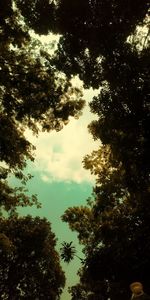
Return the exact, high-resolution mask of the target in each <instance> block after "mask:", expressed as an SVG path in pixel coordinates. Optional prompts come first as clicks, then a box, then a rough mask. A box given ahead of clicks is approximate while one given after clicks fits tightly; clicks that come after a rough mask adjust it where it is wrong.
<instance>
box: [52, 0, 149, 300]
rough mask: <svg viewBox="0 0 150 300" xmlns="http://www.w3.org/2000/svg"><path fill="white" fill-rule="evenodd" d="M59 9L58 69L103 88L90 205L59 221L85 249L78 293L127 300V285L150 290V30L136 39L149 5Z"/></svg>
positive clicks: (90, 159)
mask: <svg viewBox="0 0 150 300" xmlns="http://www.w3.org/2000/svg"><path fill="white" fill-rule="evenodd" d="M60 7H61V12H62V15H63V16H65V22H63V21H62V20H61V16H60V19H59V20H60V22H61V23H60V24H61V26H62V27H60V28H61V29H60V32H62V33H63V36H62V38H61V40H60V44H59V46H58V53H57V57H56V63H57V65H58V68H60V69H61V66H60V60H63V61H65V67H64V70H65V72H66V74H79V77H80V79H82V80H83V81H84V86H85V87H93V88H100V93H99V95H98V96H97V97H94V98H93V100H92V102H91V104H90V107H91V111H92V112H93V113H95V114H97V116H98V120H96V121H93V122H92V123H91V124H90V125H89V130H90V132H91V133H92V135H93V137H94V139H100V140H101V142H102V146H101V148H100V149H99V150H98V151H94V152H93V153H92V154H91V155H88V156H86V157H85V159H84V162H83V163H84V167H85V168H86V169H90V170H91V172H92V173H93V174H95V175H96V186H95V187H94V189H93V200H92V201H91V203H90V205H87V206H85V207H72V208H69V209H68V210H67V211H66V212H65V214H64V215H63V217H62V219H63V220H64V221H65V222H68V224H69V226H70V228H71V229H72V230H75V231H77V233H78V238H79V241H80V243H82V244H83V245H84V253H85V263H84V265H83V267H82V268H81V270H80V284H81V286H80V289H81V290H82V291H83V292H84V289H85V286H86V288H87V290H89V291H91V292H92V293H94V296H93V297H95V298H94V299H96V297H98V295H99V297H101V298H102V299H103V297H104V298H105V297H106V299H107V298H108V296H110V298H111V299H115V300H116V299H120V298H121V299H127V297H129V288H128V286H129V283H130V281H132V280H141V281H142V282H143V283H144V284H145V287H146V288H148V287H149V279H148V278H149V275H148V269H149V268H150V257H149V250H150V240H149V235H148V232H149V230H150V227H149V221H148V220H149V201H148V199H149V193H150V181H149V179H150V165H149V151H150V142H149V136H150V132H149V121H150V119H149V116H150V107H149V100H148V94H149V87H148V82H149V77H148V75H149V59H148V56H149V44H148V32H149V31H148V23H147V25H146V29H144V30H146V32H147V33H146V35H145V33H144V31H143V32H142V30H141V33H140V35H139V36H140V37H138V34H137V32H138V26H141V28H142V26H145V23H146V19H147V17H146V14H148V2H147V1H145V2H144V3H143V4H142V3H141V2H137V1H132V3H131V1H130V2H129V1H115V3H114V1H105V3H104V1H82V3H80V2H79V1H78V2H77V1H76V2H75V1H73V4H72V5H70V6H69V2H68V1H63V0H62V1H60ZM69 9H70V10H71V14H70V17H69ZM58 11H59V9H58ZM77 12H78V14H77ZM83 12H84V13H83ZM90 12H92V13H90ZM66 16H68V18H67V17H66ZM92 17H93V19H92ZM61 30H62V31H61ZM66 58H67V60H66ZM105 280H107V282H108V289H107V292H106V290H105V291H104V290H103V288H102V287H103V285H104V282H105ZM98 286H99V288H98ZM75 290H77V291H79V290H78V286H77V287H76V288H75ZM73 297H74V295H73V293H72V299H74V298H73Z"/></svg>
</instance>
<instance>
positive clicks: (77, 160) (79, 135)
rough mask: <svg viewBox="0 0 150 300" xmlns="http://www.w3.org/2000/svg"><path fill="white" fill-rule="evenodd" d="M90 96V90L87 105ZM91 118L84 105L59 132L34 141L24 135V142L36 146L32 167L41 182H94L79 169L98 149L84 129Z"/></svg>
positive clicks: (87, 93) (89, 175) (87, 108)
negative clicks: (76, 115) (81, 110)
mask: <svg viewBox="0 0 150 300" xmlns="http://www.w3.org/2000/svg"><path fill="white" fill-rule="evenodd" d="M92 94H93V92H92V90H90V91H87V92H85V96H84V98H85V99H86V100H87V102H88V101H89V99H90V98H91V96H92ZM94 118H95V116H93V115H92V114H91V113H90V111H89V107H88V106H86V107H85V109H84V111H83V115H82V116H81V117H80V118H79V119H78V120H76V119H74V118H71V119H70V122H69V124H68V125H67V126H65V127H64V129H63V130H62V131H60V132H55V131H52V132H50V133H40V135H39V136H38V138H36V137H34V136H32V135H31V133H29V132H28V134H27V135H28V139H30V141H31V142H32V143H33V144H34V145H35V146H36V160H35V168H36V169H37V170H38V171H40V173H41V179H42V180H43V181H46V182H49V181H50V182H52V181H66V182H71V181H74V182H76V183H81V182H85V181H86V182H91V181H94V178H93V177H92V175H91V174H90V172H89V171H87V170H85V169H84V168H83V166H82V160H83V157H84V156H85V155H86V154H88V153H91V151H92V150H94V149H96V148H98V146H99V142H94V141H93V139H92V136H91V135H90V134H89V133H88V130H87V125H88V124H89V123H90V121H91V120H92V119H94Z"/></svg>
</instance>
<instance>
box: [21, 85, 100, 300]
mask: <svg viewBox="0 0 150 300" xmlns="http://www.w3.org/2000/svg"><path fill="white" fill-rule="evenodd" d="M77 84H78V82H77ZM97 92H98V91H95V92H93V90H92V89H91V90H85V92H84V99H85V100H86V102H87V105H86V106H85V108H84V110H83V114H82V116H81V117H80V118H79V119H78V120H76V119H74V118H72V117H71V118H70V122H69V124H67V125H66V126H65V127H64V129H63V130H61V131H60V132H55V131H52V132H50V133H40V134H39V136H38V137H35V136H33V135H32V133H31V132H30V131H27V132H26V136H27V138H28V139H29V140H30V141H31V142H32V144H34V145H35V146H36V151H35V161H34V162H33V163H29V164H28V166H27V170H26V172H29V173H31V174H32V175H33V176H34V177H33V179H31V180H30V181H29V182H28V186H27V187H28V189H29V192H30V193H31V194H37V196H38V200H39V201H40V202H41V203H42V208H41V209H36V208H35V207H29V208H21V209H20V214H21V215H27V214H31V215H32V216H37V215H38V216H40V217H46V218H47V219H48V220H49V221H50V222H51V225H52V231H53V232H54V233H55V234H56V237H57V239H58V241H57V250H58V251H59V249H60V247H61V243H62V242H63V241H65V242H71V241H73V245H74V246H75V247H76V250H77V254H78V255H79V256H81V257H83V254H82V247H81V246H80V245H79V243H78V239H77V234H76V233H75V232H72V231H71V230H70V229H69V227H68V225H67V224H66V223H64V222H62V221H61V216H62V215H63V213H64V212H65V210H66V209H67V208H68V207H72V206H80V205H84V204H85V205H86V200H87V198H88V197H90V196H91V193H92V187H93V185H94V182H95V178H94V177H92V175H91V174H90V171H88V170H85V169H84V168H83V166H82V160H83V157H84V156H85V155H86V154H90V153H91V152H92V151H93V150H95V149H97V148H98V147H99V145H100V144H99V142H94V140H93V139H92V136H91V135H90V134H89V132H88V130H87V125H88V124H89V123H90V121H91V120H93V119H95V118H96V117H95V115H93V114H91V113H90V110H89V106H88V102H89V101H90V100H91V98H92V96H93V95H94V94H96V93H97ZM61 264H62V268H63V270H64V271H65V276H66V286H65V289H64V292H63V294H62V295H61V300H70V299H71V296H70V295H69V293H68V287H69V286H72V285H75V284H76V283H77V281H78V276H77V271H78V269H79V267H80V260H79V259H78V258H75V259H74V260H73V261H72V262H71V263H70V264H66V263H64V262H62V263H61Z"/></svg>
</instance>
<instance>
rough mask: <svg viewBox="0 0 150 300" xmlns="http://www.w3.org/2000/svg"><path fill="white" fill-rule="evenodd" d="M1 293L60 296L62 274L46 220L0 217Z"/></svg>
mask: <svg viewBox="0 0 150 300" xmlns="http://www.w3.org/2000/svg"><path fill="white" fill-rule="evenodd" d="M0 228H1V234H0V282H1V286H0V293H1V297H3V298H4V299H13V300H14V299H34V300H35V299H51V300H56V299H59V297H60V294H61V291H62V288H63V287H64V284H65V276H64V273H63V271H62V269H61V266H60V261H59V256H58V253H57V252H56V250H55V246H56V239H55V235H54V234H53V233H52V232H51V226H50V223H49V222H48V221H47V220H46V219H40V218H39V217H36V218H32V217H31V216H27V217H20V218H14V217H13V218H8V219H5V218H1V219H0Z"/></svg>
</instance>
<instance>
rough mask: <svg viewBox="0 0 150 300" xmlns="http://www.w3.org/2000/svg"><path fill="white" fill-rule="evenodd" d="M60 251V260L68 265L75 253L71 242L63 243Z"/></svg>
mask: <svg viewBox="0 0 150 300" xmlns="http://www.w3.org/2000/svg"><path fill="white" fill-rule="evenodd" d="M60 251H61V258H62V259H63V260H64V261H65V262H67V263H69V262H70V261H71V260H72V259H73V258H74V255H75V253H76V250H75V247H74V246H73V245H72V242H70V243H66V242H63V243H62V247H61V249H60Z"/></svg>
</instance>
